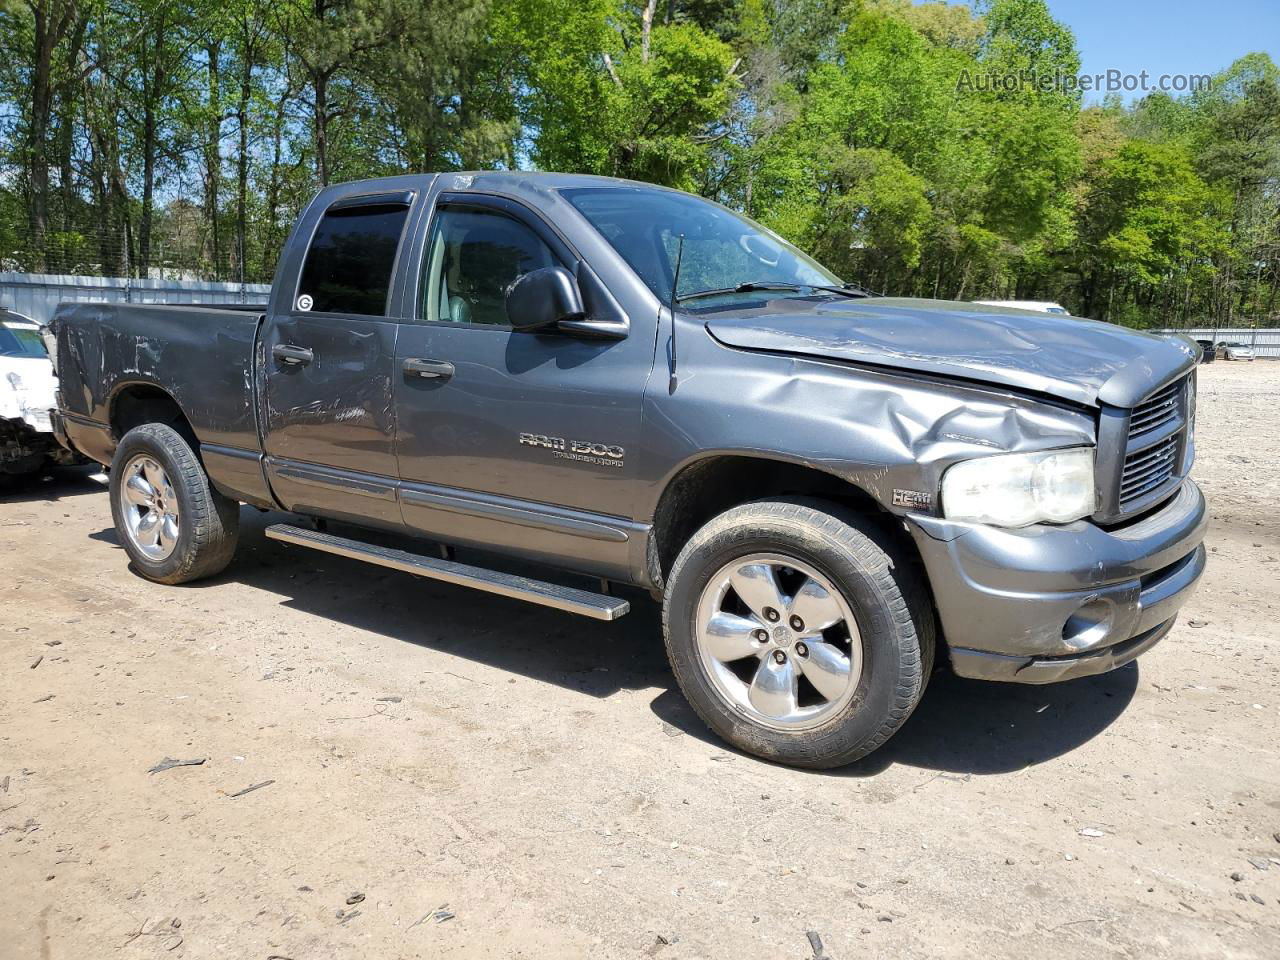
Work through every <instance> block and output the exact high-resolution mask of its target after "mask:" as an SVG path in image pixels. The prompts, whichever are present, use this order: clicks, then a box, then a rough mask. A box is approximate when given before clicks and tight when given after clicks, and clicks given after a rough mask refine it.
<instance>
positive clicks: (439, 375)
mask: <svg viewBox="0 0 1280 960" xmlns="http://www.w3.org/2000/svg"><path fill="white" fill-rule="evenodd" d="M401 366H403V368H404V372H405V373H407V374H412V375H413V376H416V377H423V378H425V379H427V380H448V379H449V378H450V377H452V376H453V364H452V363H450V362H449V361H448V360H424V359H421V358H419V357H410V358H409V359H408V360H406V361H405V362H404V363H403V364H401Z"/></svg>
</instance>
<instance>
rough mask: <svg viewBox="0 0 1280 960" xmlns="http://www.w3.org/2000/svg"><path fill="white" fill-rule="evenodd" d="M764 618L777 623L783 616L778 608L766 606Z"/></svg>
mask: <svg viewBox="0 0 1280 960" xmlns="http://www.w3.org/2000/svg"><path fill="white" fill-rule="evenodd" d="M764 618H765V619H766V620H768V621H769V622H770V623H777V622H778V621H779V620H780V619H781V618H782V615H781V614H779V613H778V611H777V610H775V609H773V607H765V608H764Z"/></svg>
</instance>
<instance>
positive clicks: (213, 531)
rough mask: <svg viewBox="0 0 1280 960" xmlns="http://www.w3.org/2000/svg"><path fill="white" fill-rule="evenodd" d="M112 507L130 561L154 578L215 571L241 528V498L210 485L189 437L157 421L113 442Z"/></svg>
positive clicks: (172, 579) (177, 579)
mask: <svg viewBox="0 0 1280 960" xmlns="http://www.w3.org/2000/svg"><path fill="white" fill-rule="evenodd" d="M111 515H112V518H113V519H114V520H115V525H116V534H117V536H118V537H119V538H120V545H121V546H123V547H124V549H125V552H126V553H127V554H129V559H130V560H132V561H133V566H134V568H135V569H136V570H137V571H138V572H139V573H141V574H142V575H143V576H144V577H146V578H147V579H148V580H154V581H155V582H157V583H167V584H176V583H186V582H187V581H190V580H198V579H200V578H201V577H210V576H213V575H214V574H216V573H220V572H221V571H222V570H223V569H224V568H225V567H226V566H227V564H228V563H230V562H231V557H232V555H233V554H234V553H235V549H236V541H237V540H238V539H239V533H240V505H239V504H238V503H236V501H234V500H231V499H228V498H227V497H224V496H223V495H222V494H220V493H219V492H218V491H217V490H215V489H214V488H213V486H212V485H211V484H210V483H209V478H208V476H207V475H206V474H205V472H204V467H203V466H202V465H201V463H200V460H199V458H198V457H197V456H196V455H195V452H194V451H193V450H192V449H191V445H190V444H189V443H188V442H187V441H186V439H185V438H184V437H183V436H182V434H180V433H179V432H178V431H177V430H175V429H173V427H171V426H168V425H167V424H163V423H144V424H143V425H141V426H138V427H134V428H133V429H132V430H130V431H129V432H128V433H126V434H125V435H124V439H123V440H121V441H120V445H119V446H118V447H117V448H116V452H115V457H114V458H113V459H112V461H111Z"/></svg>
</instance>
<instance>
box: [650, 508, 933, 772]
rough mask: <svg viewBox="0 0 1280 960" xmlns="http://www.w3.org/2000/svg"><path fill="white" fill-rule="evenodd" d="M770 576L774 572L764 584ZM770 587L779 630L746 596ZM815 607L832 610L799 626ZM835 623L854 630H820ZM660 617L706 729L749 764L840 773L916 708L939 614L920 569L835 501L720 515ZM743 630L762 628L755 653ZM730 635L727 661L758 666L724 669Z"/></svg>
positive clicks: (700, 539)
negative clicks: (777, 604) (751, 758)
mask: <svg viewBox="0 0 1280 960" xmlns="http://www.w3.org/2000/svg"><path fill="white" fill-rule="evenodd" d="M765 568H768V569H769V570H770V571H771V574H770V575H769V576H765V577H760V576H759V571H760V570H763V569H765ZM726 570H728V571H730V572H729V573H728V574H727V576H728V582H729V584H730V586H729V587H726V586H725V585H724V584H725V582H726V581H725V576H726V574H725V571H726ZM747 574H750V576H747ZM810 581H812V585H811V583H810ZM765 583H768V584H769V585H770V586H769V587H768V588H767V589H766V590H765V593H766V595H776V596H779V597H780V598H781V600H782V602H783V603H784V607H785V609H783V610H781V611H779V616H778V617H777V618H776V621H775V622H767V621H766V619H765V617H766V616H768V615H769V609H768V607H765V611H764V614H760V613H757V612H756V611H757V610H759V609H760V603H759V602H758V601H759V596H755V597H753V598H752V599H753V604H750V605H749V604H747V603H746V602H745V601H744V600H743V598H742V596H740V595H739V593H738V591H739V589H740V588H741V589H743V592H744V595H745V594H748V593H753V594H758V593H759V589H758V587H759V585H760V584H765ZM747 587H750V590H747V589H746V588H747ZM774 587H776V588H778V589H777V593H776V594H773V593H770V592H769V590H771V589H772V588H774ZM829 588H830V589H829ZM789 591H794V592H793V593H792V592H789ZM824 593H825V594H826V596H827V599H826V600H821V597H822V596H823V595H824ZM837 595H838V596H837ZM815 598H817V599H815ZM818 602H820V603H821V608H819V607H817V606H815V604H816V603H818ZM833 604H834V605H833ZM819 609H821V610H822V611H827V613H825V614H823V615H817V614H816V613H815V615H814V617H813V620H812V621H811V623H810V624H805V623H804V622H803V620H802V619H793V617H795V615H796V614H798V613H806V614H809V612H810V611H811V610H812V611H818V610H819ZM735 611H736V612H735ZM836 612H839V613H841V615H842V617H844V618H846V619H847V618H848V616H849V615H851V616H852V626H851V625H850V624H849V623H846V622H845V620H844V619H842V620H841V621H839V622H837V623H835V625H833V626H830V627H828V628H826V629H824V630H822V632H820V633H813V630H814V627H815V625H816V626H817V627H819V628H821V627H822V625H823V624H822V623H816V621H818V620H821V621H823V622H824V623H825V622H826V621H828V620H830V619H831V617H832V616H834V615H835V613H836ZM662 613H663V631H664V634H665V637H666V645H667V655H668V657H669V658H670V661H671V668H672V671H673V672H674V673H675V677H676V681H677V682H678V683H679V685H680V689H681V690H682V691H683V692H684V695H685V697H686V698H687V699H688V701H689V703H690V704H691V705H692V706H693V708H694V710H695V711H697V713H698V715H699V716H700V717H701V718H702V719H703V721H704V722H705V723H706V724H707V726H709V727H710V728H711V729H712V730H713V731H714V732H715V733H717V734H719V735H720V736H721V737H722V738H724V739H725V740H727V741H729V742H730V743H731V744H733V745H734V746H736V747H738V748H739V749H741V750H744V751H745V752H747V753H750V754H754V755H755V756H758V757H762V758H764V759H767V760H773V761H777V762H780V763H785V764H789V765H792V766H797V767H809V768H814V769H824V768H829V767H837V766H841V765H843V764H847V763H851V762H853V761H854V760H858V759H860V758H861V757H865V756H866V755H867V754H869V753H871V752H872V751H874V750H876V749H877V748H878V747H880V746H881V745H882V744H884V742H885V741H887V740H888V739H889V738H890V737H891V736H893V734H894V733H895V732H896V731H897V730H898V728H899V727H901V726H902V724H903V723H904V722H905V721H906V719H907V717H909V716H910V715H911V712H912V710H914V709H915V707H916V704H917V703H919V702H920V697H921V696H922V695H923V693H924V688H925V685H926V683H927V682H928V677H929V673H930V671H931V670H932V667H933V656H934V646H935V637H934V633H935V631H934V617H933V611H932V606H931V603H930V601H929V599H928V594H927V591H926V590H925V588H924V585H923V582H922V578H921V577H920V575H919V574H918V573H916V572H915V571H914V570H913V564H912V563H911V561H910V559H909V558H908V557H907V556H906V555H905V553H904V551H902V550H901V549H900V548H899V546H898V544H897V542H896V541H895V540H894V538H893V537H892V536H891V535H888V534H887V533H886V531H885V530H884V529H882V528H881V526H880V524H879V523H878V522H877V521H876V519H875V518H868V517H865V516H862V515H858V514H855V513H852V512H851V511H846V510H845V509H844V508H842V507H841V506H839V505H838V504H834V503H830V502H827V501H821V500H809V499H786V500H783V499H779V500H766V501H758V502H755V503H748V504H743V505H742V506H738V507H734V508H733V509H730V510H727V511H725V512H724V513H722V514H720V515H719V516H717V517H715V518H714V519H713V520H711V521H710V522H709V523H707V524H706V526H704V527H702V528H701V529H700V530H698V531H697V532H696V533H695V534H694V535H693V537H692V538H690V540H689V542H688V543H687V544H685V546H684V549H682V550H681V551H680V555H679V556H678V557H677V558H676V561H675V563H674V565H673V566H672V569H671V574H670V576H669V578H668V580H667V589H666V593H665V597H664V602H663V608H662ZM735 618H737V619H735ZM740 619H741V620H747V621H750V622H751V623H752V624H753V625H754V626H755V629H754V630H753V631H752V634H751V636H752V637H753V640H752V642H751V649H747V642H746V641H745V639H743V637H742V636H741V629H742V628H743V624H740V623H739V622H738V620H740ZM713 620H714V623H715V624H716V626H712V624H713ZM700 622H701V623H703V624H707V626H706V627H703V628H701V630H700V627H699V623H700ZM720 624H725V625H726V626H723V627H722V626H719V625H720ZM796 624H799V625H800V629H791V630H790V631H789V634H788V632H787V631H779V629H778V628H779V627H781V626H787V627H792V626H794V625H796ZM761 631H764V634H765V635H764V636H762V635H761ZM806 632H808V633H810V634H811V636H809V637H808V642H804V638H802V636H801V635H802V634H804V633H806ZM721 634H722V635H723V637H724V638H727V640H726V641H725V642H726V643H728V644H729V646H730V647H731V649H730V652H729V653H728V654H727V656H729V657H733V656H736V655H737V654H739V653H742V652H743V651H744V650H745V651H746V652H747V653H748V654H749V655H747V656H744V657H742V659H738V660H733V661H732V662H729V661H721V660H720V659H719V658H718V656H717V654H718V653H719V652H720V651H721V649H722V647H721V642H720V640H719V639H717V637H719V636H720V635H721ZM788 636H789V639H788ZM842 644H843V646H842ZM756 647H758V648H759V649H758V652H757V651H756ZM713 651H714V652H713ZM823 651H825V652H823ZM833 651H834V653H833ZM802 654H803V656H802ZM819 654H821V655H819ZM835 654H843V655H844V663H845V664H847V665H848V666H849V669H848V670H847V671H845V672H841V671H842V668H841V667H840V663H841V660H840V657H838V656H835ZM753 656H754V657H755V659H754V660H753V659H752V657H753ZM770 663H772V665H770ZM828 664H830V665H831V667H830V669H828V666H827V665H828ZM788 665H790V667H788ZM854 667H856V668H857V672H856V673H855V672H854ZM788 669H790V673H789V674H788V673H787V671H788ZM811 674H812V676H813V677H814V680H815V681H817V680H821V683H820V684H815V683H810V682H809V677H810V675H811ZM791 676H796V677H797V679H796V680H794V681H790V680H789V677H791ZM798 677H803V680H801V679H798ZM841 677H844V678H845V679H844V681H843V687H841V686H840V680H839V678H841ZM762 681H763V682H762ZM788 683H790V686H789V690H790V691H791V692H790V693H788ZM820 687H821V689H820ZM762 690H763V691H764V693H762V692H761V691H762ZM841 691H842V692H841ZM775 697H778V698H781V699H780V700H779V699H774V698H775ZM806 700H807V701H808V705H806ZM761 702H765V703H767V704H768V709H769V713H768V714H766V713H764V712H762V711H761V710H759V709H757V707H756V704H757V703H761ZM779 703H781V704H785V706H783V707H781V708H780V709H779V708H777V705H778V704H779ZM792 705H794V707H795V709H794V710H792Z"/></svg>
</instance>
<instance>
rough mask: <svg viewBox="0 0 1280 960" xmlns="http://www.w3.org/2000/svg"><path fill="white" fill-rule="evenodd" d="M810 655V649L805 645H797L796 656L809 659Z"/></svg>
mask: <svg viewBox="0 0 1280 960" xmlns="http://www.w3.org/2000/svg"><path fill="white" fill-rule="evenodd" d="M808 655H809V647H808V646H807V645H806V644H803V643H797V644H796V656H797V657H807V656H808Z"/></svg>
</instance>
